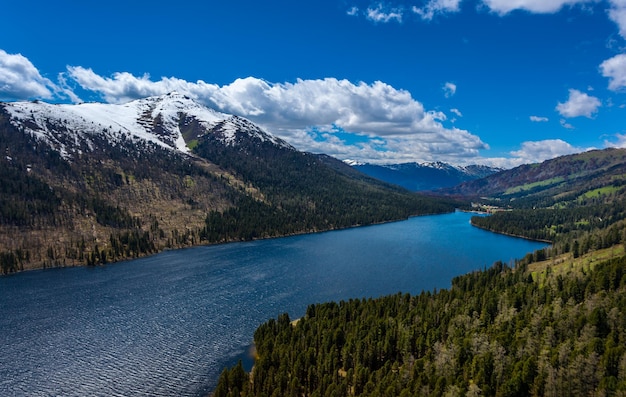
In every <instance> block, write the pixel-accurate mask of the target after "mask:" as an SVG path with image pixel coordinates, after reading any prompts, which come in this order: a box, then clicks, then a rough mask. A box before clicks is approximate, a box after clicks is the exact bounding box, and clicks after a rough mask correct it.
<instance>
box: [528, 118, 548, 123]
mask: <svg viewBox="0 0 626 397" xmlns="http://www.w3.org/2000/svg"><path fill="white" fill-rule="evenodd" d="M530 121H532V122H534V123H545V122H547V121H549V119H548V118H547V117H541V116H530Z"/></svg>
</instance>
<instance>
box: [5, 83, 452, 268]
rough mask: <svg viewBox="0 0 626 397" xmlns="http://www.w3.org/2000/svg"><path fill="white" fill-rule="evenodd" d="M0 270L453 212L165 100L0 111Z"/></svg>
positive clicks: (253, 128)
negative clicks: (0, 151)
mask: <svg viewBox="0 0 626 397" xmlns="http://www.w3.org/2000/svg"><path fill="white" fill-rule="evenodd" d="M0 150H2V154H1V157H0V273H8V272H13V271H17V270H24V269H31V268H39V267H48V266H73V265H84V264H99V263H106V262H108V261H115V260H120V259H124V258H132V257H137V256H141V255H146V254H150V253H153V252H158V251H160V250H162V249H166V248H177V247H183V246H189V245H195V244H201V243H213V242H226V241H240V240H250V239H257V238H266V237H274V236H282V235H288V234H294V233H305V232H314V231H319V230H330V229H336V228H343V227H349V226H356V225H364V224H371V223H377V222H384V221H389V220H397V219H403V218H406V217H408V216H411V215H417V214H421V213H432V212H444V211H452V210H453V209H454V204H453V203H451V202H442V201H441V200H435V199H433V198H428V197H424V196H418V195H415V194H410V193H408V192H406V191H404V190H403V189H400V188H398V187H396V186H393V185H390V184H386V183H384V182H381V181H379V180H376V179H374V178H371V177H368V176H366V175H364V174H362V173H360V172H357V171H355V170H354V169H353V168H351V167H349V166H348V165H346V164H344V163H342V162H341V161H339V160H336V159H333V158H332V157H329V156H325V155H315V154H311V153H304V152H300V151H298V150H296V149H295V148H294V147H292V146H291V145H289V144H288V143H286V142H285V141H283V140H281V139H279V138H277V137H275V136H273V135H272V134H271V133H269V132H267V131H265V130H263V129H262V128H260V127H259V126H257V125H255V124H253V123H252V122H250V121H249V120H246V119H244V118H240V117H237V116H233V115H228V114H224V113H219V112H216V111H214V110H212V109H209V108H206V107H205V106H203V105H200V104H199V103H197V102H195V101H193V100H191V99H190V98H188V97H185V96H183V95H179V94H176V93H172V94H169V95H163V96H158V97H151V98H145V99H141V100H136V101H132V102H129V103H126V104H121V105H116V104H102V103H83V104H77V105H53V104H48V103H44V102H38V101H34V102H13V103H0Z"/></svg>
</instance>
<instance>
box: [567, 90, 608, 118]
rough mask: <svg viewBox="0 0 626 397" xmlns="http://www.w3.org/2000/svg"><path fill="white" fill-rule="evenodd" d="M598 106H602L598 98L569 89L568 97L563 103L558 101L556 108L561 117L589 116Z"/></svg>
mask: <svg viewBox="0 0 626 397" xmlns="http://www.w3.org/2000/svg"><path fill="white" fill-rule="evenodd" d="M600 106H602V103H601V102H600V100H599V99H598V98H596V97H594V96H590V95H588V94H585V93H584V92H580V91H578V90H574V89H570V90H569V99H568V100H567V102H564V103H561V102H559V104H558V105H557V106H556V110H557V111H558V112H559V114H560V115H561V116H563V117H579V116H585V117H589V118H591V117H592V116H593V114H594V113H596V112H597V111H598V108H599V107H600Z"/></svg>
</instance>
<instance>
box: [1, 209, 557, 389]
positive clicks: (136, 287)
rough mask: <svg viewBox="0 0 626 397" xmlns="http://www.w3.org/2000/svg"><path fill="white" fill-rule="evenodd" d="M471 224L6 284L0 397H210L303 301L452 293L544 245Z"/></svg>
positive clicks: (419, 225)
mask: <svg viewBox="0 0 626 397" xmlns="http://www.w3.org/2000/svg"><path fill="white" fill-rule="evenodd" d="M470 216H471V215H469V214H465V213H455V214H448V215H437V216H426V217H418V218H412V219H410V220H408V221H405V222H397V223H390V224H385V225H378V226H371V227H363V228H355V229H349V230H343V231H336V232H328V233H320V234H314V235H306V236H297V237H289V238H282V239H275V240H265V241H257V242H251V243H236V244H227V245H220V246H209V247H199V248H193V249H186V250H179V251H169V252H164V253H161V254H159V255H155V256H152V257H149V258H144V259H139V260H134V261H128V262H122V263H117V264H111V265H107V266H104V267H98V268H72V269H55V270H45V271H34V272H27V273H22V274H18V275H13V276H9V277H0V395H1V396H52V395H63V396H86V395H90V396H116V395H119V396H124V395H145V396H171V395H183V396H184V395H188V396H197V395H204V394H206V393H207V392H208V391H210V390H211V389H212V388H213V387H214V386H215V384H216V382H217V378H218V376H219V374H220V372H221V371H222V369H223V368H224V367H225V366H227V365H232V364H234V363H236V361H237V360H238V359H240V358H243V359H245V358H246V357H247V352H248V349H249V345H250V343H251V341H252V335H253V333H254V330H255V329H256V327H257V326H258V325H259V324H260V323H262V322H264V321H266V320H267V319H269V318H272V317H276V316H278V315H279V314H281V313H284V312H288V313H289V315H290V316H291V317H292V318H296V317H299V316H301V315H303V314H304V312H305V311H306V307H307V305H308V304H310V303H316V302H323V301H328V300H341V299H348V298H360V297H377V296H380V295H384V294H392V293H396V292H398V291H402V292H410V293H419V292H421V291H422V290H432V289H434V288H447V287H449V286H450V280H451V279H452V277H454V276H456V275H459V274H464V273H467V272H469V271H472V270H476V269H481V268H484V267H488V266H490V265H491V264H492V263H493V262H494V261H496V260H503V261H505V262H507V261H510V260H512V259H514V258H520V257H522V256H524V255H525V254H526V253H527V252H530V251H533V250H535V249H538V248H541V247H543V246H545V244H541V243H536V242H530V241H526V240H522V239H515V238H510V237H505V236H501V235H496V234H493V233H488V232H485V231H482V230H479V229H476V228H473V227H471V226H470V225H469V223H468V222H469V218H470Z"/></svg>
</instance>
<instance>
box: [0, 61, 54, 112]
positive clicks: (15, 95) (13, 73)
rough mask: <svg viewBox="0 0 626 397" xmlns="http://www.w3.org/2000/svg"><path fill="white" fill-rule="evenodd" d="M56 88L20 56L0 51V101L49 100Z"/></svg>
mask: <svg viewBox="0 0 626 397" xmlns="http://www.w3.org/2000/svg"><path fill="white" fill-rule="evenodd" d="M56 91H59V89H58V87H56V86H55V84H54V83H53V82H52V81H50V80H49V79H47V78H44V77H43V76H42V75H41V74H40V73H39V70H37V68H35V66H34V65H33V64H32V63H31V62H30V60H28V58H26V57H25V56H23V55H22V54H8V53H6V51H4V50H0V99H4V100H15V99H31V98H45V99H51V98H52V97H53V96H54V95H53V93H54V92H56Z"/></svg>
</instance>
